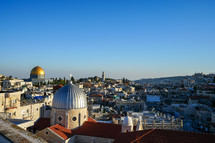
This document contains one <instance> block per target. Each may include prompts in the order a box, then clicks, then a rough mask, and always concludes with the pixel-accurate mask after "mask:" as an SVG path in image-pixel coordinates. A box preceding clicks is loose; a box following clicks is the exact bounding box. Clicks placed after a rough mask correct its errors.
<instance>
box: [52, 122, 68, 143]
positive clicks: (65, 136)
mask: <svg viewBox="0 0 215 143" xmlns="http://www.w3.org/2000/svg"><path fill="white" fill-rule="evenodd" d="M49 129H51V130H52V131H53V132H55V133H56V134H58V135H59V136H61V137H62V138H63V139H64V140H66V139H68V138H70V137H71V136H72V131H71V130H69V129H66V128H64V127H63V126H61V125H59V124H57V125H54V126H51V127H49Z"/></svg>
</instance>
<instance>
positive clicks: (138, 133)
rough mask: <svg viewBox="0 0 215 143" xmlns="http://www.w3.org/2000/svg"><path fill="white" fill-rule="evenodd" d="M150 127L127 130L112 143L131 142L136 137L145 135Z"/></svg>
mask: <svg viewBox="0 0 215 143" xmlns="http://www.w3.org/2000/svg"><path fill="white" fill-rule="evenodd" d="M151 130H152V129H148V130H144V131H134V132H127V133H121V134H120V135H119V136H118V138H117V139H116V140H115V141H114V143H131V142H132V141H135V140H136V139H137V138H139V137H141V136H143V135H145V134H146V133H148V132H149V131H151Z"/></svg>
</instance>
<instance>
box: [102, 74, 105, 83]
mask: <svg viewBox="0 0 215 143" xmlns="http://www.w3.org/2000/svg"><path fill="white" fill-rule="evenodd" d="M104 81H105V72H102V82H104Z"/></svg>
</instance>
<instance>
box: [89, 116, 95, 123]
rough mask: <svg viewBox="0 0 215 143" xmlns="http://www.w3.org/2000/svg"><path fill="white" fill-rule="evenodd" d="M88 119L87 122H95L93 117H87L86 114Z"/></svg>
mask: <svg viewBox="0 0 215 143" xmlns="http://www.w3.org/2000/svg"><path fill="white" fill-rule="evenodd" d="M88 121H89V122H94V123H95V122H97V121H96V120H95V119H93V118H91V117H89V116H88Z"/></svg>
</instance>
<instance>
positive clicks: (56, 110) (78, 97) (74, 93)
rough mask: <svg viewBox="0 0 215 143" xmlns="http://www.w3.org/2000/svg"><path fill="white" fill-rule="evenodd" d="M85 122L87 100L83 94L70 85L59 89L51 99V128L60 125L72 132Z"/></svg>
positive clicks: (86, 117) (86, 118)
mask: <svg viewBox="0 0 215 143" xmlns="http://www.w3.org/2000/svg"><path fill="white" fill-rule="evenodd" d="M87 120H88V112H87V100H86V95H85V94H84V92H83V91H82V90H81V89H80V88H78V87H77V86H75V85H73V84H72V83H69V84H67V85H65V86H64V87H62V88H60V89H59V90H58V91H57V92H56V93H55V95H54V98H53V104H52V112H51V126H53V125H56V124H60V125H62V126H64V127H65V128H67V129H71V130H73V129H76V128H78V127H80V126H82V125H83V123H84V122H85V121H87Z"/></svg>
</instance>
